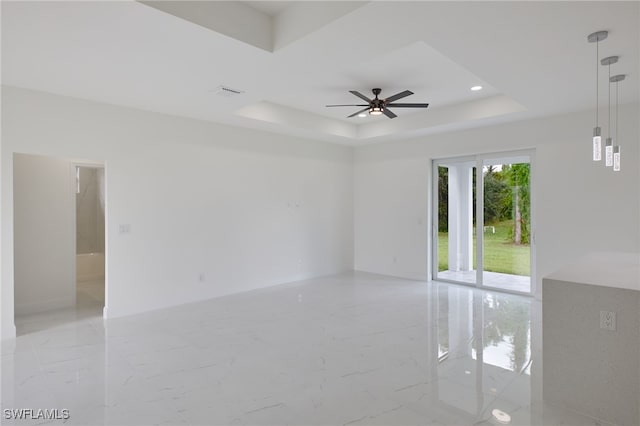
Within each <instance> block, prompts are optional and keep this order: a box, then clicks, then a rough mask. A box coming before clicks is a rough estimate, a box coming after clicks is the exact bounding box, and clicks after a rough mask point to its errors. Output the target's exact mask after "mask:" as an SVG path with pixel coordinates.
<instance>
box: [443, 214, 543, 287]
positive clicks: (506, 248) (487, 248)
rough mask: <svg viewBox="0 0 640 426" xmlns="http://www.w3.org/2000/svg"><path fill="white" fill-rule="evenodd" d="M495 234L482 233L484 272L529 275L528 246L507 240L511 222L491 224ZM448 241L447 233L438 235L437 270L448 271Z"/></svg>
mask: <svg viewBox="0 0 640 426" xmlns="http://www.w3.org/2000/svg"><path fill="white" fill-rule="evenodd" d="M492 225H493V226H495V227H496V233H495V234H493V233H491V231H490V230H487V231H486V232H485V233H484V270H485V271H491V272H502V273H505V274H514V275H527V276H528V275H530V271H531V266H530V262H531V256H530V252H531V250H530V248H529V246H528V245H515V244H513V243H512V242H511V240H510V239H509V229H511V227H512V226H513V221H505V222H498V223H495V224H492ZM448 248H449V240H448V238H447V232H439V233H438V270H439V271H446V270H447V269H448V266H447V264H448ZM473 267H474V269H475V267H476V238H475V233H474V237H473Z"/></svg>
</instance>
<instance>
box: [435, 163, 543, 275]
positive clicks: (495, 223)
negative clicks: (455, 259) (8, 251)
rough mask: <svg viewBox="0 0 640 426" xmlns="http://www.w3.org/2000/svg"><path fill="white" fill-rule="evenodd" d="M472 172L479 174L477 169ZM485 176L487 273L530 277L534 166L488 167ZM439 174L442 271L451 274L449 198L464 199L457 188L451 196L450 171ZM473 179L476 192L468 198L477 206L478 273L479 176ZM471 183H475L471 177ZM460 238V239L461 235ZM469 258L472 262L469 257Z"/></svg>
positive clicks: (439, 232)
mask: <svg viewBox="0 0 640 426" xmlns="http://www.w3.org/2000/svg"><path fill="white" fill-rule="evenodd" d="M472 170H475V168H473V169H472ZM482 172H483V173H482V174H483V179H482V180H483V182H482V184H483V193H484V197H483V205H484V209H483V216H484V226H483V231H484V232H483V235H484V247H483V270H484V271H486V272H497V273H502V274H509V275H520V276H529V275H530V271H531V264H530V263H531V257H530V252H531V250H530V245H529V240H530V178H529V176H530V165H529V163H519V164H502V165H485V166H484V167H483V170H482ZM452 173H453V172H452ZM438 174H439V182H438V271H447V270H449V265H448V262H449V258H448V256H449V253H448V251H449V250H448V249H449V238H448V237H449V234H448V233H449V231H451V230H450V229H449V224H448V219H449V217H448V215H449V200H450V198H449V197H450V196H454V197H455V196H462V195H460V194H458V192H459V191H460V190H459V189H458V187H455V186H454V188H452V191H453V193H452V194H449V180H450V176H449V169H448V167H446V166H440V167H439V169H438ZM467 176H468V175H467ZM472 178H473V183H472V185H471V188H472V192H471V190H469V192H467V194H468V195H467V196H468V197H470V199H472V206H473V214H472V218H470V219H469V220H470V221H472V222H473V242H472V246H473V259H472V261H473V270H475V269H476V246H477V244H476V229H475V227H476V214H475V210H476V205H477V203H476V191H475V185H476V182H475V181H476V176H475V172H473V173H472ZM468 179H471V177H469V178H468ZM456 191H458V192H456ZM467 223H471V222H467ZM455 226H458V225H454V227H455ZM479 226H481V225H479ZM457 229H460V228H454V230H457ZM465 235H468V234H465ZM457 237H458V238H459V235H458V236H457ZM453 238H456V237H453ZM454 241H455V240H454ZM467 242H468V240H467ZM465 244H467V243H465ZM463 247H464V244H463ZM467 247H468V246H467ZM463 251H464V250H463ZM466 256H467V257H466V258H467V259H468V255H466ZM469 263H470V262H469ZM452 269H453V270H456V269H455V267H452Z"/></svg>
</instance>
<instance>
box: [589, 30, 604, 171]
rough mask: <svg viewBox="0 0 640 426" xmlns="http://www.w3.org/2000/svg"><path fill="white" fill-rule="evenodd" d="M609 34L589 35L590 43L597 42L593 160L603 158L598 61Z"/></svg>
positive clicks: (598, 32) (600, 32) (599, 32)
mask: <svg viewBox="0 0 640 426" xmlns="http://www.w3.org/2000/svg"><path fill="white" fill-rule="evenodd" d="M608 35H609V32H608V31H597V32H595V33H592V34H589V35H588V36H587V41H588V42H589V43H595V44H596V127H594V128H593V161H600V160H602V136H601V130H600V126H599V125H598V108H599V105H598V101H599V99H598V77H599V72H598V71H599V65H598V61H599V60H600V52H599V44H600V42H601V41H602V40H604V39H606V38H607V36H608Z"/></svg>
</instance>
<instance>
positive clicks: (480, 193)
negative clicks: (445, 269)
mask: <svg viewBox="0 0 640 426" xmlns="http://www.w3.org/2000/svg"><path fill="white" fill-rule="evenodd" d="M535 153H536V152H535V149H524V150H516V151H504V152H493V153H484V154H477V155H471V156H461V157H449V158H437V159H436V158H434V159H432V161H431V167H432V170H431V179H432V185H431V191H432V192H433V193H432V196H431V197H430V198H431V200H432V205H431V208H430V212H431V222H432V224H431V244H430V246H431V247H432V253H431V256H430V259H431V271H430V273H429V274H428V275H429V276H430V277H431V279H432V280H433V281H439V282H446V283H451V284H459V285H464V286H467V287H475V288H479V289H483V290H489V291H499V292H503V293H510V294H517V295H525V296H536V297H539V295H538V294H537V289H538V285H537V281H536V268H535V265H536V263H535V261H536V253H535V251H536V250H535V234H536V226H535V205H536V204H535V195H534V194H535ZM498 160H500V161H501V162H500V164H505V162H512V163H524V162H528V163H529V164H530V172H529V182H530V194H529V196H530V203H531V206H530V211H529V214H530V216H529V219H530V224H529V226H530V242H529V247H530V254H529V256H530V270H529V275H530V286H529V292H519V291H514V290H508V289H501V288H498V287H490V286H485V285H484V284H483V270H484V269H483V268H484V257H483V254H484V253H483V252H484V232H483V231H482V230H483V227H480V226H477V225H478V224H480V223H481V224H482V225H483V226H484V179H483V173H482V171H483V166H485V165H491V164H492V163H493V162H497V161H498ZM464 163H468V164H469V165H471V164H474V163H475V167H476V268H475V269H476V282H475V283H466V282H458V281H453V280H448V279H443V278H438V263H439V262H438V201H439V200H438V189H439V188H438V182H439V174H438V167H439V166H445V165H447V164H464ZM485 163H486V164H485ZM496 164H497V163H496Z"/></svg>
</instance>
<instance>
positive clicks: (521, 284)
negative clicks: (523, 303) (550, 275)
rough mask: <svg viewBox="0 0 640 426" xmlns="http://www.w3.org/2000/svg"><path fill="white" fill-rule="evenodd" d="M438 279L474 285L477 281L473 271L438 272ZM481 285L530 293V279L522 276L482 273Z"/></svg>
mask: <svg viewBox="0 0 640 426" xmlns="http://www.w3.org/2000/svg"><path fill="white" fill-rule="evenodd" d="M438 278H439V279H443V280H450V281H457V282H461V283H467V284H475V283H476V281H477V279H476V271H475V270H473V271H440V272H438ZM482 283H483V285H484V286H486V287H493V288H497V289H501V290H509V291H518V292H520V293H529V292H530V291H531V277H527V276H524V275H512V274H503V273H501V272H489V271H484V272H483V273H482Z"/></svg>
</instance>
